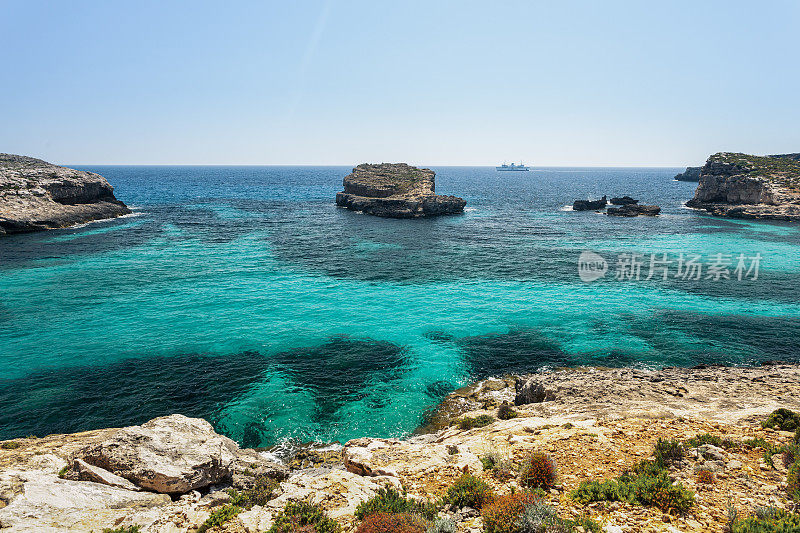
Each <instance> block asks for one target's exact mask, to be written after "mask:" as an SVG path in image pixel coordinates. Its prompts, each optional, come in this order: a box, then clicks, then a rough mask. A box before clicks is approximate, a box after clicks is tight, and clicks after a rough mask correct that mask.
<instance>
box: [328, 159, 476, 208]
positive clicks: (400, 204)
mask: <svg viewBox="0 0 800 533" xmlns="http://www.w3.org/2000/svg"><path fill="white" fill-rule="evenodd" d="M435 175H436V173H435V172H434V171H433V170H430V169H427V168H417V167H412V166H410V165H407V164H406V163H381V164H369V163H364V164H361V165H358V166H357V167H356V168H354V169H353V172H352V173H351V174H348V175H347V176H345V177H344V180H343V185H344V192H340V193H337V194H336V205H338V206H339V207H345V208H347V209H352V210H354V211H361V212H363V213H366V214H368V215H375V216H379V217H389V218H420V217H429V216H436V215H450V214H455V213H461V212H463V211H464V206H465V205H467V202H466V201H464V199H463V198H459V197H457V196H444V195H439V194H436V193H435V192H434V191H435Z"/></svg>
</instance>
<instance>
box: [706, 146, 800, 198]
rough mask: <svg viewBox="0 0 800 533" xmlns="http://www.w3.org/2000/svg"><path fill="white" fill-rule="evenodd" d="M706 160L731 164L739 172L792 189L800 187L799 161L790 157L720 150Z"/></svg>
mask: <svg viewBox="0 0 800 533" xmlns="http://www.w3.org/2000/svg"><path fill="white" fill-rule="evenodd" d="M708 162H709V163H712V164H713V163H717V164H724V165H731V166H733V167H735V168H736V169H737V171H738V173H739V174H746V175H748V176H751V177H759V178H767V179H769V180H773V181H776V182H778V183H780V184H781V185H783V186H785V187H789V188H793V189H797V188H800V161H795V160H793V159H790V158H783V157H770V156H757V155H749V154H742V153H732V152H720V153H717V154H714V155H712V156H711V157H709V158H708Z"/></svg>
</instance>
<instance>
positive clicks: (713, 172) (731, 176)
mask: <svg viewBox="0 0 800 533" xmlns="http://www.w3.org/2000/svg"><path fill="white" fill-rule="evenodd" d="M794 156H796V154H784V155H779V156H754V155H747V154H738V153H727V152H722V153H718V154H714V155H712V156H711V157H709V158H708V161H706V164H705V165H704V166H703V168H702V171H701V173H700V181H699V183H698V185H697V190H696V191H695V194H694V198H692V199H691V200H689V201H688V202H686V205H687V206H688V207H694V208H698V209H705V210H706V211H708V212H709V213H711V214H712V215H716V216H724V217H732V218H743V219H767V220H791V221H800V161H798V160H797V159H796V158H795V157H794Z"/></svg>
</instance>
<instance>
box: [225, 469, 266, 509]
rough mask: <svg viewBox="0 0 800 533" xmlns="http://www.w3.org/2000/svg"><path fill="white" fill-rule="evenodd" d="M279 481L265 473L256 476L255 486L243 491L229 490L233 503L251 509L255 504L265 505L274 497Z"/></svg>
mask: <svg viewBox="0 0 800 533" xmlns="http://www.w3.org/2000/svg"><path fill="white" fill-rule="evenodd" d="M277 486H278V483H277V482H276V481H275V480H273V479H270V478H268V477H267V476H264V475H259V476H256V477H255V478H254V480H253V486H252V487H250V488H249V489H245V490H243V491H241V492H236V491H235V490H232V489H231V490H229V491H228V494H229V495H230V497H231V505H236V506H238V507H241V508H243V509H250V508H251V507H253V506H254V505H264V504H266V503H267V502H268V501H270V500H271V499H272V495H273V493H274V492H275V488H276V487H277Z"/></svg>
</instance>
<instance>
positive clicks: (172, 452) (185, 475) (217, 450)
mask: <svg viewBox="0 0 800 533" xmlns="http://www.w3.org/2000/svg"><path fill="white" fill-rule="evenodd" d="M238 451H239V446H238V445H237V444H236V443H235V442H234V441H232V440H231V439H229V438H227V437H223V436H222V435H218V434H217V433H216V432H215V431H214V428H213V427H211V424H209V423H208V422H206V421H205V420H202V419H199V418H188V417H186V416H183V415H170V416H164V417H160V418H155V419H153V420H150V421H149V422H146V423H144V424H142V425H141V426H131V427H127V428H123V429H120V430H119V431H117V432H116V433H115V434H113V435H112V436H111V437H110V438H109V439H107V440H106V441H104V442H101V443H100V444H96V445H93V446H90V447H88V448H85V449H84V450H83V451H82V452H81V453H80V454H79V455H80V458H82V459H83V461H85V462H86V463H88V464H90V465H93V466H97V467H100V468H103V469H105V470H108V471H109V472H112V473H114V474H116V475H117V476H120V477H123V478H125V479H127V480H129V481H131V482H132V483H134V484H135V485H137V486H139V487H141V488H143V489H147V490H152V491H155V492H161V493H165V494H180V493H184V492H188V491H190V490H193V489H198V488H202V487H205V486H207V485H210V484H212V483H217V482H219V481H222V480H223V479H226V478H229V477H230V475H231V471H232V467H233V464H234V462H235V460H236V455H237V452H238Z"/></svg>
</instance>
